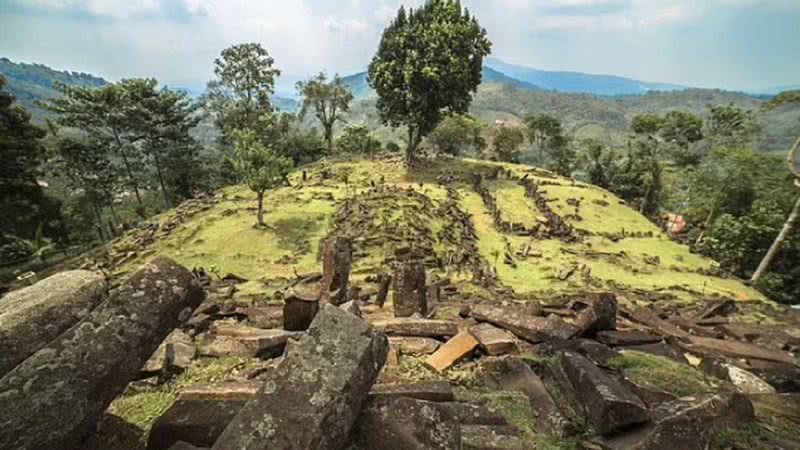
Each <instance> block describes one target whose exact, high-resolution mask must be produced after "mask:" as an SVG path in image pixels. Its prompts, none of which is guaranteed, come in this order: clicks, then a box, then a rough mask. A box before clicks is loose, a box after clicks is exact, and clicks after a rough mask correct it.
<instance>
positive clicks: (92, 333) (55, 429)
mask: <svg viewBox="0 0 800 450" xmlns="http://www.w3.org/2000/svg"><path fill="white" fill-rule="evenodd" d="M203 297H204V293H203V290H202V288H201V287H200V285H199V283H198V282H197V280H196V279H195V277H194V276H193V275H192V273H191V272H189V271H188V270H186V268H184V267H182V266H180V265H178V264H177V263H175V262H174V261H172V260H170V259H168V258H163V257H159V258H156V259H154V260H153V261H151V262H149V263H148V264H145V265H144V267H142V268H141V269H140V270H139V271H137V272H136V273H134V274H133V275H132V276H131V277H130V279H128V280H127V281H126V282H125V283H124V284H123V285H122V286H121V287H120V288H119V289H118V290H116V291H114V292H113V293H112V294H111V296H110V298H109V299H108V300H107V301H105V302H104V303H102V304H101V305H100V306H98V307H97V308H95V309H94V310H93V311H92V312H91V313H90V314H89V315H88V316H86V317H85V318H84V319H83V320H81V321H80V322H78V323H77V324H76V325H75V326H73V327H72V328H70V329H69V330H67V331H66V332H64V333H63V334H62V335H61V336H59V337H58V338H56V339H55V340H53V341H52V342H50V343H49V344H48V345H46V346H45V347H44V348H42V349H41V350H39V351H38V352H36V353H35V354H33V356H31V357H30V358H28V359H26V360H25V361H24V362H23V363H22V364H20V365H19V366H17V368H16V369H14V370H12V371H11V372H9V373H8V374H6V376H4V377H3V378H2V379H0V398H2V399H3V404H4V405H14V407H13V408H0V448H14V449H31V448H80V445H79V444H78V443H79V442H80V440H81V439H82V438H84V437H85V436H86V435H87V434H88V433H89V432H90V430H91V429H92V428H93V427H94V426H95V424H96V423H97V421H98V420H99V419H100V417H101V416H102V415H103V412H104V411H105V410H106V408H107V407H108V405H109V404H110V403H111V401H112V400H113V399H114V398H115V397H117V396H118V395H119V394H121V393H122V391H123V390H125V386H126V385H127V384H128V381H129V380H131V379H132V378H134V377H135V375H136V374H137V373H138V372H139V369H140V368H141V367H142V365H143V364H144V363H145V361H147V359H148V358H149V357H150V356H151V355H152V354H153V352H154V351H155V350H156V348H157V347H158V345H159V344H160V343H161V342H162V341H163V340H164V338H165V337H166V336H167V335H168V334H169V333H170V332H171V331H172V330H173V329H174V328H175V327H176V326H178V325H179V324H180V321H181V320H185V319H186V318H188V317H189V315H190V314H191V310H192V309H194V308H196V307H197V305H199V304H200V302H202V300H203Z"/></svg>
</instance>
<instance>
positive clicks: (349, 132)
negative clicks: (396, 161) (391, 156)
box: [336, 123, 381, 154]
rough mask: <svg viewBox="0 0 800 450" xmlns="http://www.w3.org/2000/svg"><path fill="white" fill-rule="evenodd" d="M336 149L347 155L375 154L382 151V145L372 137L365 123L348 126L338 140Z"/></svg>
mask: <svg viewBox="0 0 800 450" xmlns="http://www.w3.org/2000/svg"><path fill="white" fill-rule="evenodd" d="M336 147H337V148H338V149H339V151H341V152H345V153H361V154H373V153H377V152H379V151H380V149H381V143H380V141H378V140H377V139H375V138H374V137H373V136H372V133H370V131H369V129H368V128H367V126H366V125H364V124H363V123H359V124H353V125H348V126H347V127H345V129H344V131H342V134H341V136H339V139H337V140H336Z"/></svg>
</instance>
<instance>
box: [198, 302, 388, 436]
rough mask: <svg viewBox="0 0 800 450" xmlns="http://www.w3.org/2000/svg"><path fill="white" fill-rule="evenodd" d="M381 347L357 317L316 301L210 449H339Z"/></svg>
mask: <svg viewBox="0 0 800 450" xmlns="http://www.w3.org/2000/svg"><path fill="white" fill-rule="evenodd" d="M388 350H389V343H388V341H387V339H386V336H384V335H383V334H382V333H380V332H377V331H375V330H373V329H372V328H371V327H370V326H369V325H368V324H367V323H366V322H365V321H363V320H361V319H359V318H357V317H355V316H353V315H352V314H348V313H346V312H345V311H342V310H341V309H339V308H337V307H335V306H332V305H328V304H324V305H322V306H321V307H320V311H319V313H318V314H317V316H316V317H315V319H314V321H313V322H312V323H311V326H310V327H309V330H308V333H307V334H305V335H303V336H302V337H301V338H300V339H299V340H298V341H291V342H290V345H288V347H287V349H286V354H285V356H284V358H283V361H282V362H281V363H280V365H279V366H278V367H277V368H276V369H275V370H272V371H269V372H267V378H266V380H265V382H264V385H263V387H262V388H261V389H260V390H259V392H258V394H256V395H257V396H256V398H255V399H254V400H251V401H249V402H248V403H247V405H245V407H244V408H242V410H241V411H240V412H239V414H238V415H237V416H236V417H235V418H234V419H233V421H232V422H231V424H230V425H228V427H227V428H226V429H225V431H224V432H223V433H222V436H220V438H219V439H218V440H217V442H216V443H215V444H214V447H213V448H214V449H218V450H219V449H229V448H239V449H267V448H269V449H275V450H280V449H293V448H304V449H328V448H342V447H343V446H344V444H345V441H346V439H347V436H348V434H349V432H350V429H351V428H352V426H353V423H354V422H355V420H356V417H357V416H358V413H359V411H360V410H361V406H362V404H363V402H364V400H365V399H366V397H367V393H368V392H369V389H370V387H371V386H372V383H373V382H374V381H375V378H376V377H377V376H378V372H379V371H380V369H381V367H382V366H383V364H384V361H385V360H386V354H387V352H388ZM300 423H302V424H303V430H304V431H303V433H298V432H297V424H300Z"/></svg>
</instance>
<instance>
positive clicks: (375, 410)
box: [351, 397, 461, 450]
mask: <svg viewBox="0 0 800 450" xmlns="http://www.w3.org/2000/svg"><path fill="white" fill-rule="evenodd" d="M351 444H352V445H353V446H354V447H355V448H361V449H378V448H391V449H392V450H452V449H458V448H460V446H461V426H460V424H459V423H458V419H457V417H456V416H455V415H454V414H453V412H452V411H451V410H450V409H449V408H447V407H446V406H445V405H442V404H439V403H432V402H426V401H423V400H417V399H412V398H406V397H385V398H370V400H369V401H368V402H367V403H366V404H365V405H364V409H363V410H362V411H361V414H360V415H359V417H358V422H356V426H355V427H354V429H353V433H352V436H351Z"/></svg>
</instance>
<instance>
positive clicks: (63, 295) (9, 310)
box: [0, 270, 107, 377]
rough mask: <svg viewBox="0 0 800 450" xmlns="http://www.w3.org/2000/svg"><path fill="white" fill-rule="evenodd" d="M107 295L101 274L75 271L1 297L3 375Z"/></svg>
mask: <svg viewBox="0 0 800 450" xmlns="http://www.w3.org/2000/svg"><path fill="white" fill-rule="evenodd" d="M106 294H107V286H106V282H105V280H104V279H103V277H102V276H101V275H97V274H95V273H93V272H88V271H85V270H73V271H69V272H61V273H59V274H56V275H53V276H52V277H49V278H46V279H44V280H42V281H40V282H38V283H36V284H34V285H33V286H28V287H26V288H23V289H20V290H18V291H14V292H11V293H9V294H7V295H6V296H5V297H3V298H2V299H0V377H2V376H3V375H5V374H7V373H8V372H10V371H11V370H12V369H13V368H14V367H16V366H17V365H18V364H19V363H21V362H22V361H24V360H25V359H26V358H27V357H29V356H31V355H32V354H34V353H36V351H38V350H39V349H40V348H42V347H44V346H45V345H47V344H48V343H49V342H50V341H52V340H53V339H55V338H57V337H58V336H59V335H60V334H61V333H63V332H64V331H66V330H67V329H69V328H70V327H71V326H73V325H75V324H76V323H77V322H78V321H79V320H81V319H82V318H84V317H86V315H87V314H89V312H91V310H92V309H94V308H95V307H96V306H97V305H98V304H100V302H101V301H103V300H104V299H105V298H106Z"/></svg>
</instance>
